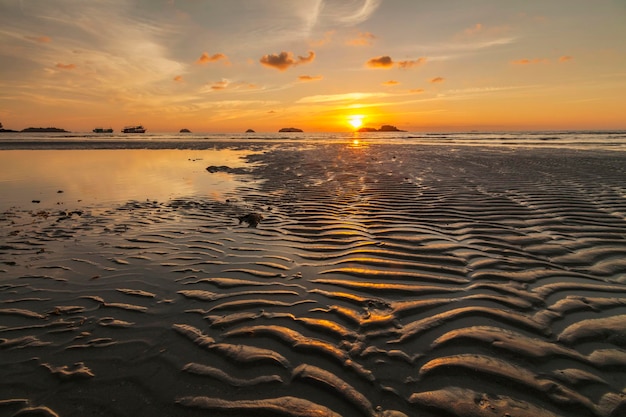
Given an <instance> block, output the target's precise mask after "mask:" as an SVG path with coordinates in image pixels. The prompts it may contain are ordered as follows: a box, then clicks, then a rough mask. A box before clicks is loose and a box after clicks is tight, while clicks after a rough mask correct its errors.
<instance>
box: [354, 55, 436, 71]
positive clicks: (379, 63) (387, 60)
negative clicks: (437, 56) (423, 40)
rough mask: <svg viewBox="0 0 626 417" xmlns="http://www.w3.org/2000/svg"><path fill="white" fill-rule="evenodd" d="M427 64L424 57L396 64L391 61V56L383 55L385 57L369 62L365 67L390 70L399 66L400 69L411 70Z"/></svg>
mask: <svg viewBox="0 0 626 417" xmlns="http://www.w3.org/2000/svg"><path fill="white" fill-rule="evenodd" d="M425 63H426V58H424V57H420V58H417V59H413V60H406V61H398V62H394V60H393V59H391V57H390V56H388V55H383V56H379V57H376V58H372V59H370V60H369V61H367V62H366V63H365V66H367V67H370V68H384V69H389V68H391V67H393V66H394V65H397V66H398V68H401V69H409V68H412V67H417V66H419V65H424V64H425Z"/></svg>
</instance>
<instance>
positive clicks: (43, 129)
mask: <svg viewBox="0 0 626 417" xmlns="http://www.w3.org/2000/svg"><path fill="white" fill-rule="evenodd" d="M20 132H23V133H70V132H69V131H67V130H65V129H59V128H58V127H27V128H26V129H22V130H20Z"/></svg>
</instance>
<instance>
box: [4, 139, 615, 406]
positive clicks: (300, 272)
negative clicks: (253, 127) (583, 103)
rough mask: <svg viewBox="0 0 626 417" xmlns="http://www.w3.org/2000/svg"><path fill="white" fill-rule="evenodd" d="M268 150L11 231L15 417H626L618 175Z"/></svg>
mask: <svg viewBox="0 0 626 417" xmlns="http://www.w3.org/2000/svg"><path fill="white" fill-rule="evenodd" d="M255 146H256V150H257V151H259V150H261V152H256V153H254V154H251V155H249V156H247V161H248V164H247V165H248V168H247V169H246V170H245V174H246V175H248V176H252V177H253V178H254V179H255V181H250V182H249V183H242V185H241V186H240V187H239V189H237V190H236V191H235V192H231V193H230V194H227V195H221V196H220V197H219V198H210V197H201V196H197V195H191V196H189V197H186V198H176V199H170V200H164V201H128V202H127V203H125V204H121V205H113V206H111V207H105V208H102V207H99V208H98V209H97V210H96V209H92V208H91V207H89V206H85V207H80V208H76V209H72V210H65V211H62V210H58V209H55V208H41V209H36V210H31V209H20V208H12V209H10V210H7V211H6V212H4V213H2V214H1V215H0V225H1V232H0V233H1V235H2V240H1V244H0V415H14V414H17V415H20V413H26V411H27V410H31V411H32V410H33V409H34V410H35V411H37V412H39V414H36V415H42V416H45V415H50V416H54V415H58V416H83V415H107V416H128V415H135V416H154V415H163V416H165V415H168V416H173V415H176V416H205V415H211V416H222V415H223V416H247V415H253V414H256V415H269V416H274V415H281V416H336V415H341V416H359V415H364V416H386V417H400V416H403V415H407V416H430V417H434V416H447V415H450V416H455V415H456V416H462V417H470V416H471V417H475V416H494V415H498V416H504V415H510V416H516V417H519V416H522V417H526V416H528V417H530V416H532V417H537V416H563V417H565V416H574V417H578V416H580V417H587V416H599V417H618V416H623V415H626V181H625V180H626V153H623V152H607V151H575V150H564V149H523V148H519V149H512V148H504V147H501V148H486V147H464V146H442V147H440V146H415V145H406V146H403V145H397V144H395V145H384V144H369V145H368V144H330V145H316V146H314V147H304V146H285V147H277V146H274V145H272V146H268V147H267V148H266V149H265V151H264V152H263V151H262V150H263V149H262V146H261V145H258V144H257V145H255ZM224 171H228V169H227V167H215V168H214V169H213V171H212V172H211V171H207V172H206V175H216V174H219V173H220V172H224ZM249 213H258V214H261V215H262V217H263V218H262V220H261V222H260V223H259V224H258V225H257V227H248V226H249V224H248V223H247V222H246V221H243V222H240V221H239V220H238V217H239V216H242V215H246V214H249ZM29 415H30V414H29Z"/></svg>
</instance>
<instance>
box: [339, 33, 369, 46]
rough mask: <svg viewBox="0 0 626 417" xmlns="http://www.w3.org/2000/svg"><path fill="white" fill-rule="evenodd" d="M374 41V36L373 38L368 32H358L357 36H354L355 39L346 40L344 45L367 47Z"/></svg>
mask: <svg viewBox="0 0 626 417" xmlns="http://www.w3.org/2000/svg"><path fill="white" fill-rule="evenodd" d="M374 39H376V36H374V35H373V34H372V33H370V32H359V34H358V35H357V36H356V38H353V39H348V40H347V41H346V45H351V46H368V45H371V44H372V42H373V41H374Z"/></svg>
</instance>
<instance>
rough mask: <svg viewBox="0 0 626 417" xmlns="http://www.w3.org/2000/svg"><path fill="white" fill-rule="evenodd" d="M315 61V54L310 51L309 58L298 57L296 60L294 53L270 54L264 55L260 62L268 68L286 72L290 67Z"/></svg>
mask: <svg viewBox="0 0 626 417" xmlns="http://www.w3.org/2000/svg"><path fill="white" fill-rule="evenodd" d="M314 59H315V52H313V51H309V55H308V56H300V55H298V57H297V59H296V58H294V56H293V52H285V51H283V52H281V53H280V54H278V55H276V54H268V55H263V56H262V57H261V59H260V60H259V62H261V64H263V65H265V66H266V67H270V68H275V69H277V70H279V71H285V70H287V69H289V68H290V67H295V66H296V65H300V64H308V63H310V62H313V60H314Z"/></svg>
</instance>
